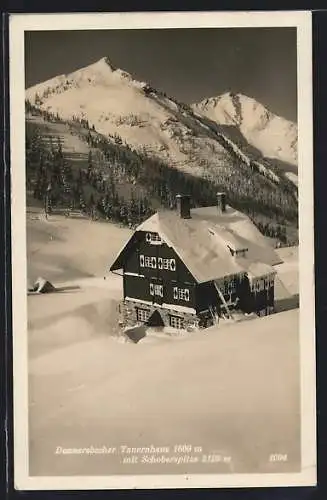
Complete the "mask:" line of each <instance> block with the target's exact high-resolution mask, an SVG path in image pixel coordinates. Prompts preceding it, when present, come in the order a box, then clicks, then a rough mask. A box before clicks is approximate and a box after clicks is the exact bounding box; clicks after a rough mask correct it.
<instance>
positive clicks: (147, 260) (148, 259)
mask: <svg viewBox="0 0 327 500" xmlns="http://www.w3.org/2000/svg"><path fill="white" fill-rule="evenodd" d="M142 257H143V258H144V265H143V266H142V264H141V255H140V265H141V267H148V268H150V269H157V258H156V257H154V256H152V255H142Z"/></svg>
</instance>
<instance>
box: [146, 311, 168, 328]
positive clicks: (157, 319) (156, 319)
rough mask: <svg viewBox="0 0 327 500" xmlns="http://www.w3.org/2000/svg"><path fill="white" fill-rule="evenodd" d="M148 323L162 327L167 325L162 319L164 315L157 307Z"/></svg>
mask: <svg viewBox="0 0 327 500" xmlns="http://www.w3.org/2000/svg"><path fill="white" fill-rule="evenodd" d="M147 325H148V326H160V327H163V326H165V323H164V321H163V319H162V316H161V314H160V312H159V311H158V310H157V309H156V310H155V311H153V313H152V314H151V316H150V318H149V319H148V321H147Z"/></svg>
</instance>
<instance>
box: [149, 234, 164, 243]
mask: <svg viewBox="0 0 327 500" xmlns="http://www.w3.org/2000/svg"><path fill="white" fill-rule="evenodd" d="M145 239H146V241H147V243H150V244H151V243H154V244H158V243H162V239H161V238H160V236H159V234H158V233H146V235H145Z"/></svg>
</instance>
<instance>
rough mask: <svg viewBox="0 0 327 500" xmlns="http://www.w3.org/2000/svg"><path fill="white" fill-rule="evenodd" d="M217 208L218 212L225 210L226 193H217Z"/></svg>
mask: <svg viewBox="0 0 327 500" xmlns="http://www.w3.org/2000/svg"><path fill="white" fill-rule="evenodd" d="M217 208H218V212H219V213H220V214H222V213H224V212H226V193H217Z"/></svg>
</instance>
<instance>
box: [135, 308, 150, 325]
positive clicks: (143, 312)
mask: <svg viewBox="0 0 327 500" xmlns="http://www.w3.org/2000/svg"><path fill="white" fill-rule="evenodd" d="M136 316H137V320H138V321H142V322H143V323H144V322H145V321H148V319H149V317H150V311H149V309H141V308H140V307H138V308H137V309H136Z"/></svg>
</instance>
